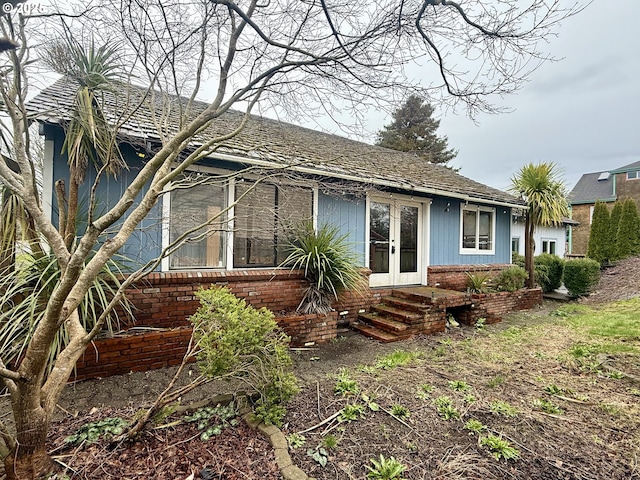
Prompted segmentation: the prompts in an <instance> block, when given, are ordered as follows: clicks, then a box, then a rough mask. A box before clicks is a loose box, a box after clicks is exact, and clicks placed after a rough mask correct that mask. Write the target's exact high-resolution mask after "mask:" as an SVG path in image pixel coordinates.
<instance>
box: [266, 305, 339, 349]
mask: <svg viewBox="0 0 640 480" xmlns="http://www.w3.org/2000/svg"><path fill="white" fill-rule="evenodd" d="M276 322H278V325H279V326H280V328H282V330H284V331H285V332H286V334H287V335H289V336H290V337H291V346H292V347H304V346H310V345H315V344H317V343H325V342H327V341H329V340H331V339H332V338H336V336H337V330H338V312H329V313H328V314H326V315H325V314H316V313H313V314H307V315H299V314H296V313H292V314H289V315H283V316H279V317H276Z"/></svg>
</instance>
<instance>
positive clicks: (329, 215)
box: [318, 192, 367, 266]
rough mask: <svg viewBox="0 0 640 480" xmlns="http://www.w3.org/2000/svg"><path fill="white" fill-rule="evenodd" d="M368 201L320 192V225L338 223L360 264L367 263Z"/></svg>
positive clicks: (364, 264)
mask: <svg viewBox="0 0 640 480" xmlns="http://www.w3.org/2000/svg"><path fill="white" fill-rule="evenodd" d="M366 208H367V202H366V201H365V199H364V198H352V197H337V196H333V195H326V194H324V193H322V192H320V193H319V194H318V225H322V224H325V223H327V224H330V225H336V226H337V227H338V228H339V229H340V233H341V235H346V241H347V242H348V243H349V244H350V245H351V246H352V247H353V248H354V250H355V252H356V254H357V255H358V258H359V259H360V265H362V266H366V263H365V251H366V250H365V241H366V228H367V226H366V218H367V211H366Z"/></svg>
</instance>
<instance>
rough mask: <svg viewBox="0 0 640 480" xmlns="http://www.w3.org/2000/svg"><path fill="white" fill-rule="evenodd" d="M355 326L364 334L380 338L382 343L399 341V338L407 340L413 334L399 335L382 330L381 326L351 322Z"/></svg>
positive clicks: (376, 338) (375, 338)
mask: <svg viewBox="0 0 640 480" xmlns="http://www.w3.org/2000/svg"><path fill="white" fill-rule="evenodd" d="M351 326H352V327H353V328H355V329H356V330H358V331H359V332H360V333H362V334H363V335H365V336H367V337H369V338H373V339H374V340H378V341H379V342H382V343H390V342H397V341H398V340H405V339H407V338H410V337H411V336H412V335H397V334H393V333H390V332H385V331H384V330H380V329H379V328H376V327H372V326H371V325H365V324H363V323H353V324H351Z"/></svg>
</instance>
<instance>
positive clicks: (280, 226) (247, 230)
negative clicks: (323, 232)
mask: <svg viewBox="0 0 640 480" xmlns="http://www.w3.org/2000/svg"><path fill="white" fill-rule="evenodd" d="M250 187H251V185H247V184H244V183H239V184H238V185H237V186H236V189H235V195H236V198H237V199H239V200H238V203H237V205H236V207H235V212H234V213H235V214H234V217H235V226H234V241H233V266H234V267H235V268H242V267H273V266H276V265H279V264H280V263H281V262H282V261H283V260H284V259H285V255H286V253H285V246H286V244H287V243H288V242H289V241H290V239H291V238H290V237H291V231H292V228H293V227H295V226H296V225H298V224H300V223H301V222H302V221H304V220H310V219H311V218H312V215H313V190H311V189H310V188H305V187H297V186H292V185H273V184H267V183H261V184H258V185H256V186H255V187H254V188H253V189H251V190H249V189H250ZM240 197H242V198H240Z"/></svg>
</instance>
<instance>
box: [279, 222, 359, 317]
mask: <svg viewBox="0 0 640 480" xmlns="http://www.w3.org/2000/svg"><path fill="white" fill-rule="evenodd" d="M287 252H288V256H287V258H286V259H285V260H284V262H282V265H281V266H284V267H289V268H290V269H292V270H302V271H304V277H305V279H306V280H307V281H308V282H309V287H308V288H307V289H306V291H305V293H304V296H303V298H302V301H301V302H300V305H299V306H298V311H299V312H302V313H328V312H330V311H331V303H332V302H333V300H337V298H338V294H339V293H340V292H341V291H344V290H351V291H353V292H356V293H362V292H363V291H364V289H365V288H366V283H365V280H364V279H363V277H362V275H361V274H360V270H359V264H358V258H357V257H356V255H355V254H354V253H353V251H352V250H351V248H350V246H349V244H348V242H347V235H340V232H339V230H338V228H337V227H335V226H331V225H328V224H323V225H322V226H320V227H319V228H318V230H317V231H315V230H314V229H313V225H311V224H310V223H308V222H305V223H304V224H303V225H301V226H300V227H299V228H298V229H297V232H296V234H295V236H294V239H293V241H292V242H291V243H290V244H289V245H288V246H287Z"/></svg>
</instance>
